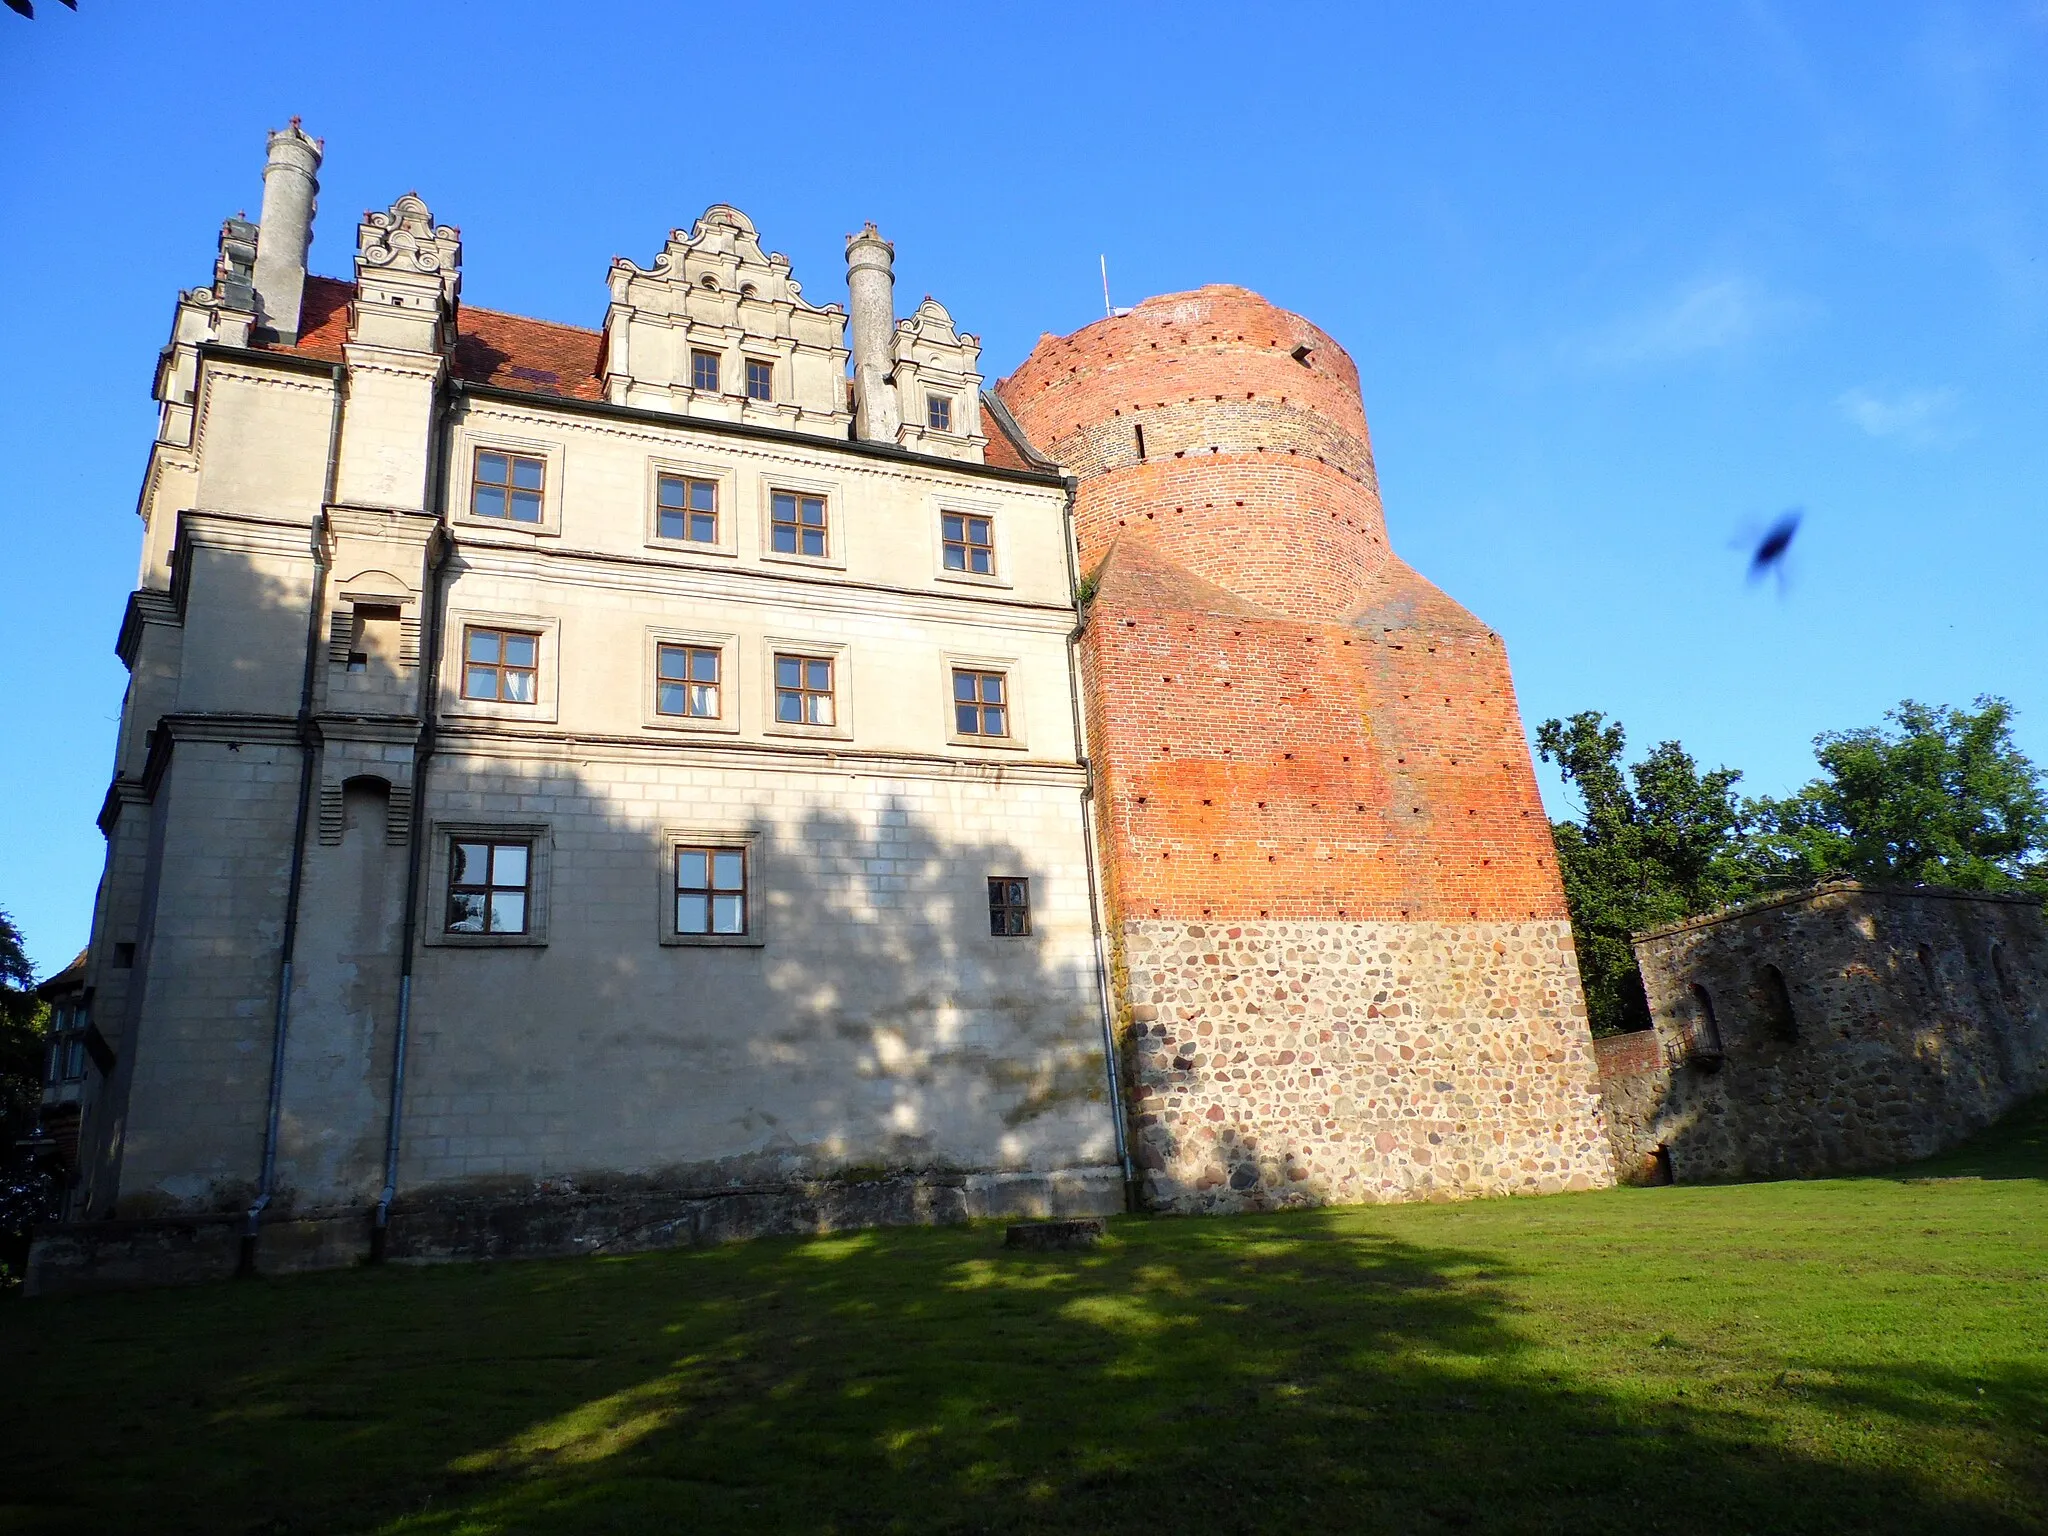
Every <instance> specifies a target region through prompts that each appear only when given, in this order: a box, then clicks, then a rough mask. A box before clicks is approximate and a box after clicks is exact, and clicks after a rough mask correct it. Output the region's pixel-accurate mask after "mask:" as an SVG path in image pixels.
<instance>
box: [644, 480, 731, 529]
mask: <svg viewBox="0 0 2048 1536" xmlns="http://www.w3.org/2000/svg"><path fill="white" fill-rule="evenodd" d="M671 484H674V485H680V486H681V487H682V496H683V501H682V504H681V505H680V506H675V507H670V506H666V505H664V504H663V502H662V499H661V497H662V491H663V489H664V487H666V486H668V485H671ZM699 489H702V490H708V491H709V492H710V493H711V505H710V506H709V507H708V508H703V507H698V506H696V505H695V503H694V492H696V491H697V490H699ZM719 500H720V498H719V486H718V479H717V477H716V476H713V475H694V474H691V473H689V472H688V471H686V470H677V469H659V470H656V471H655V475H654V537H655V538H656V539H657V540H659V541H660V542H661V543H663V544H691V545H696V546H698V547H700V548H704V549H717V548H718V547H719V546H720V545H721V544H722V543H723V540H722V539H721V538H720V533H721V532H722V529H721V526H720V521H721V518H722V516H723V514H722V512H721V511H720V509H719V505H718V503H719ZM668 513H674V514H675V515H676V516H678V517H680V518H681V519H682V523H683V531H682V532H681V533H664V532H662V526H661V521H662V518H663V516H664V515H665V514H668ZM700 517H709V518H710V519H711V537H710V538H708V539H700V538H698V537H697V535H696V534H695V532H694V531H693V529H694V528H695V526H696V521H697V519H698V518H700Z"/></svg>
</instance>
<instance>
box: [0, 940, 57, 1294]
mask: <svg viewBox="0 0 2048 1536" xmlns="http://www.w3.org/2000/svg"><path fill="white" fill-rule="evenodd" d="M35 987H36V971H35V967H34V966H33V965H31V964H30V963H29V958H28V952H27V950H26V949H25V948H24V947H23V945H22V942H21V930H20V929H19V928H17V927H16V926H15V925H14V919H12V918H11V917H9V916H8V915H7V914H6V913H5V912H0V1291H4V1290H6V1289H7V1288H8V1287H9V1286H11V1285H13V1284H15V1283H17V1282H18V1281H19V1279H20V1276H21V1268H22V1261H23V1260H24V1259H26V1258H27V1256H28V1240H29V1232H30V1228H31V1227H33V1225H34V1224H35V1222H36V1221H38V1220H39V1219H41V1217H42V1216H43V1215H44V1214H45V1213H46V1212H47V1211H48V1209H49V1203H50V1200H51V1197H52V1195H53V1194H54V1192H55V1187H56V1186H55V1183H54V1179H53V1174H52V1170H51V1169H50V1167H49V1166H48V1163H49V1160H48V1159H47V1158H43V1157H38V1156H37V1155H36V1154H35V1153H34V1152H33V1151H32V1150H30V1149H27V1148H24V1147H22V1146H21V1145H20V1143H21V1142H22V1140H23V1139H24V1138H25V1137H27V1135H28V1134H29V1133H30V1132H31V1131H33V1130H34V1129H35V1125H36V1116H37V1114H38V1112H39V1110H40V1106H41V1104H42V1096H43V1054H44V1051H45V1050H46V1049H47V1045H48V1042H47V1040H46V1038H45V1036H46V1031H47V1028H48V1025H49V1015H50V1010H49V1007H48V1005H47V1004H45V1003H44V1002H43V1000H42V999H41V998H39V997H37V996H36V992H35Z"/></svg>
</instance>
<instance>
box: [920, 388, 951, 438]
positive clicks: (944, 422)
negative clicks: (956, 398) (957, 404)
mask: <svg viewBox="0 0 2048 1536" xmlns="http://www.w3.org/2000/svg"><path fill="white" fill-rule="evenodd" d="M924 422H925V425H926V426H927V427H930V428H931V429H932V431H934V432H950V431H952V430H953V397H952V396H951V395H926V396H925V397H924Z"/></svg>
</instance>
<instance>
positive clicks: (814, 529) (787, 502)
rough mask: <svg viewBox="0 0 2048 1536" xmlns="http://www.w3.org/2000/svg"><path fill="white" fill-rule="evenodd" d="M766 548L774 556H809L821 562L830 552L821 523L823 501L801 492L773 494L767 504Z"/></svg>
mask: <svg viewBox="0 0 2048 1536" xmlns="http://www.w3.org/2000/svg"><path fill="white" fill-rule="evenodd" d="M768 521H769V544H770V546H771V547H772V548H773V549H774V551H775V553H776V554H778V555H810V556H812V557H813V558H815V559H819V560H822V559H824V558H825V557H826V556H827V555H829V554H831V552H832V541H831V537H830V531H829V529H828V527H827V525H826V521H825V498H824V497H822V496H811V495H807V494H805V493H804V492H801V491H776V492H773V493H772V494H771V495H770V497H769V503H768Z"/></svg>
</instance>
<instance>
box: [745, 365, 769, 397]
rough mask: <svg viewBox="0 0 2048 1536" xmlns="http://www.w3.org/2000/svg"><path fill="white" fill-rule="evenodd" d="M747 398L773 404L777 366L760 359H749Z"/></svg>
mask: <svg viewBox="0 0 2048 1536" xmlns="http://www.w3.org/2000/svg"><path fill="white" fill-rule="evenodd" d="M747 398H748V399H749V400H761V401H765V402H772V401H773V400H774V399H775V365H774V364H773V363H764V362H762V361H761V360H760V359H759V358H753V357H750V358H748V359H747Z"/></svg>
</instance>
